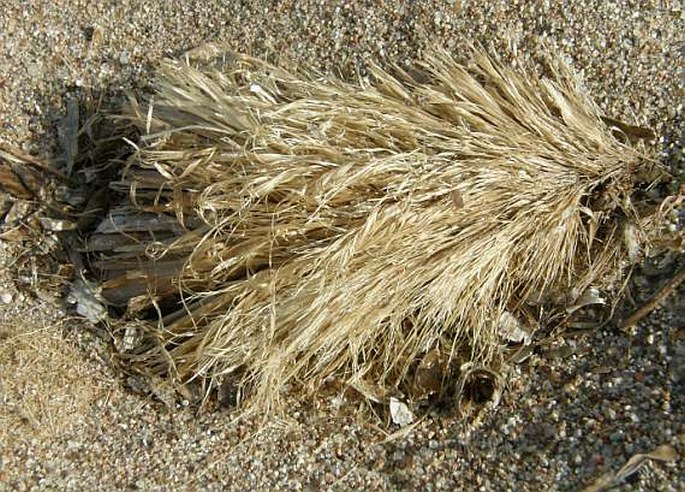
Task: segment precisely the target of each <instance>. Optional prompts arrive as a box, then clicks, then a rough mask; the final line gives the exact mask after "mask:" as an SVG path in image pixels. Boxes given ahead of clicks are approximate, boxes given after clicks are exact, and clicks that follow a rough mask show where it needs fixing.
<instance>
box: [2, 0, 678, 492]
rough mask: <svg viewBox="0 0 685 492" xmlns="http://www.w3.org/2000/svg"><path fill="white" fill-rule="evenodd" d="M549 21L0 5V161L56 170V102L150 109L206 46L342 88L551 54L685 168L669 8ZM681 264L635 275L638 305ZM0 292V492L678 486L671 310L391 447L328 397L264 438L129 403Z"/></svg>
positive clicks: (406, 8)
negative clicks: (412, 69) (422, 64)
mask: <svg viewBox="0 0 685 492" xmlns="http://www.w3.org/2000/svg"><path fill="white" fill-rule="evenodd" d="M224 3H225V5H224ZM565 3H566V2H563V3H562V2H553V1H539V2H472V1H466V0H463V1H459V0H452V1H415V2H411V3H410V2H407V3H401V2H373V1H369V2H365V1H362V0H352V1H350V2H318V1H313V0H301V1H297V2H292V1H283V2H258V1H255V2H212V1H208V2H190V1H177V2H165V3H164V5H162V2H152V1H151V2H145V1H143V2H127V1H123V2H76V1H74V2H67V1H33V2H20V1H0V125H1V128H2V130H0V143H7V144H13V145H17V146H20V147H21V148H23V149H24V150H26V151H28V152H31V153H33V154H36V155H38V156H48V155H53V154H58V153H59V152H60V151H61V150H60V147H59V139H58V136H57V133H56V130H55V129H56V126H57V123H58V121H59V120H60V118H62V116H63V114H64V108H65V101H66V100H67V99H68V98H72V97H74V98H76V99H77V100H79V101H81V102H83V101H86V100H89V99H92V98H93V97H95V96H100V95H101V96H102V98H103V99H102V100H103V106H104V107H109V108H114V107H116V104H118V102H119V101H121V98H122V94H123V93H124V92H125V91H129V90H130V91H136V92H139V91H146V90H149V88H150V86H151V83H152V77H153V74H154V68H155V66H156V64H157V63H158V62H159V60H160V59H161V58H163V57H165V56H179V55H180V54H181V53H183V52H184V51H185V50H187V49H189V48H192V47H195V46H198V45H201V44H203V43H205V42H208V41H220V42H225V43H227V44H228V45H229V46H231V47H232V48H234V49H235V50H237V51H244V52H249V53H251V54H254V55H257V56H260V57H268V58H269V59H271V60H278V59H283V60H290V61H292V62H295V63H303V64H307V65H310V66H314V67H316V68H318V69H320V70H323V71H326V72H334V73H340V74H341V75H342V76H345V77H349V76H353V75H354V74H355V73H357V71H358V70H360V71H363V69H364V66H365V64H366V63H367V62H368V60H374V61H376V62H379V63H380V64H381V65H384V64H389V63H392V62H395V61H400V62H401V61H406V60H412V59H419V58H420V57H421V51H422V49H423V47H425V46H427V45H429V44H436V45H440V46H445V47H447V48H448V49H451V50H453V51H454V52H455V53H458V52H459V50H460V49H462V48H463V47H464V46H465V45H466V44H467V43H469V42H477V43H481V44H483V45H485V46H490V47H491V49H494V50H501V49H503V48H504V47H506V46H509V49H516V50H518V51H519V52H521V53H523V54H524V55H527V54H532V55H535V54H536V53H538V52H539V51H540V50H541V49H543V48H542V47H543V46H544V45H548V46H550V47H551V49H553V50H556V51H558V52H560V53H561V54H562V55H563V56H565V57H567V58H568V60H569V61H570V62H571V63H572V65H573V66H574V67H575V68H576V69H577V70H578V71H579V72H580V73H581V74H582V75H583V76H584V78H585V80H586V84H587V88H588V90H589V92H590V93H591V94H592V95H593V97H594V98H595V99H596V100H597V102H598V104H599V105H600V106H601V107H602V108H603V109H604V110H605V111H606V112H607V113H608V114H609V115H611V116H612V117H615V118H619V119H623V120H626V121H629V122H631V123H634V124H639V125H645V126H650V127H652V128H654V129H655V130H656V131H657V133H658V134H659V135H660V141H659V149H660V154H659V155H660V158H661V159H662V160H663V162H664V163H666V164H667V165H670V166H672V167H674V168H680V169H682V145H683V141H682V135H683V129H684V125H683V119H682V109H683V107H682V101H683V90H682V81H683V71H684V69H683V65H682V59H683V48H684V44H683V40H684V39H683V34H682V33H683V32H685V31H684V30H685V11H684V10H683V9H682V7H681V6H680V3H679V2H675V1H674V2H666V1H663V2H660V1H653V2H642V1H640V2H604V1H596V2H594V1H583V2H573V6H571V7H569V6H566V5H565ZM10 246H11V245H10ZM10 246H7V245H4V244H3V245H2V248H1V250H0V252H1V253H2V258H3V263H4V264H5V265H8V264H10V263H11V262H12V261H14V260H15V259H16V256H15V253H12V252H11V251H9V250H11V249H12V248H11V247H10ZM29 254H32V253H29ZM678 261H681V260H678V259H670V260H669V259H667V260H666V261H663V262H662V263H661V264H658V265H653V266H651V267H650V268H649V269H645V270H644V271H643V272H642V273H641V274H640V276H639V277H638V278H637V281H638V282H637V287H636V288H635V298H636V301H637V302H640V300H641V299H642V298H643V297H644V295H645V294H646V293H647V292H648V291H649V290H653V289H654V288H655V287H656V286H657V285H658V283H659V282H660V281H661V279H663V278H664V277H665V276H668V274H669V273H670V272H672V271H673V269H674V268H675V266H676V264H677V263H678ZM1 280H2V282H1V284H0V301H2V305H1V306H0V369H1V370H0V489H6V490H25V489H33V488H36V489H51V490H52V489H59V490H71V489H73V490H82V489H98V490H99V489H102V490H112V489H122V488H124V489H142V490H155V489H169V488H173V489H187V490H195V489H202V490H204V489H208V490H214V489H216V490H249V489H260V490H262V489H263V490H266V489H269V490H272V489H288V490H290V489H294V490H300V489H312V490H318V489H332V490H349V489H368V490H395V489H407V490H413V489H421V490H439V489H445V490H454V489H460V490H542V489H552V490H578V489H581V488H582V487H583V486H585V485H589V484H591V483H592V482H593V481H595V480H596V479H597V478H599V477H600V476H602V475H603V474H605V473H609V472H611V471H616V470H618V469H619V468H620V467H621V466H622V465H623V464H625V463H626V461H628V459H629V458H631V456H633V455H635V454H637V453H646V452H650V451H652V450H653V449H655V448H657V447H658V446H660V445H665V444H667V445H670V446H672V447H673V448H674V449H675V450H676V454H677V457H676V459H675V460H674V461H671V462H669V463H652V464H648V465H647V466H645V467H644V468H642V469H641V470H640V471H639V472H638V473H637V474H635V475H633V476H632V477H631V480H630V481H629V483H628V484H626V485H624V487H625V490H682V484H683V483H685V472H684V471H683V466H682V463H683V456H684V450H685V424H684V422H685V409H684V405H683V404H684V403H685V387H684V385H685V374H683V369H682V368H683V367H685V332H684V331H683V330H684V327H683V310H684V306H683V304H684V302H683V296H682V290H681V292H680V293H679V294H680V295H678V296H674V297H673V298H672V299H671V300H670V301H669V303H667V305H666V306H665V307H664V309H662V310H660V311H658V312H657V313H655V314H653V315H652V316H651V317H650V318H649V319H647V320H645V322H643V323H642V324H641V325H640V326H639V327H638V328H637V329H635V330H633V331H631V332H629V333H626V332H621V331H619V330H618V329H616V328H615V327H612V326H609V327H607V328H606V329H604V330H602V331H599V332H595V333H591V334H587V335H583V336H579V337H575V338H566V339H563V340H559V341H558V343H557V344H556V345H554V346H550V347H546V348H544V349H542V350H540V351H539V353H536V354H535V355H534V356H533V357H532V358H531V359H530V360H529V361H528V362H527V363H526V364H525V365H524V366H521V367H519V368H517V369H516V371H515V373H514V374H512V377H511V380H510V384H509V387H508V389H507V392H506V394H505V397H504V400H503V402H502V404H501V405H500V407H499V408H498V409H497V411H496V412H493V413H490V414H487V415H485V416H484V417H483V419H482V421H481V422H479V423H478V425H476V426H474V425H471V424H470V423H465V422H463V421H460V420H459V419H458V418H456V417H449V416H434V417H432V418H429V419H426V420H425V421H422V422H421V423H420V424H419V425H418V426H417V428H416V429H415V430H414V431H413V432H411V433H408V434H407V435H400V436H392V439H389V438H388V435H387V433H386V432H385V431H383V430H382V429H379V428H376V427H375V426H374V425H372V424H369V423H368V422H365V421H360V420H358V419H357V418H355V417H354V415H355V412H354V411H350V410H349V409H346V408H345V406H344V405H343V407H342V408H340V407H339V406H338V405H337V403H338V402H337V401H336V400H333V399H330V398H324V397H322V398H321V399H320V400H319V401H315V402H302V401H297V400H293V401H292V402H291V404H290V406H289V411H288V413H287V415H286V416H285V417H284V418H283V419H282V420H279V421H274V422H270V423H269V424H268V425H267V426H266V427H264V428H261V429H260V427H259V426H258V425H257V423H256V422H252V421H246V420H242V421H238V422H235V421H234V420H233V419H232V415H231V414H229V413H212V414H202V415H196V414H195V413H194V412H193V411H192V410H190V409H188V408H185V407H184V406H183V405H182V404H178V405H175V406H173V407H171V408H169V407H166V406H164V405H163V404H162V403H160V402H159V401H155V400H154V399H151V398H148V397H145V396H143V395H137V394H133V393H131V392H129V391H126V390H125V389H124V385H123V384H122V381H121V380H120V379H119V378H118V376H117V375H116V374H115V372H114V371H113V370H112V369H110V366H109V363H108V360H107V350H106V346H105V344H104V342H103V341H101V340H100V339H99V338H98V336H96V335H95V334H94V332H93V330H91V329H90V328H89V327H88V326H87V325H86V324H85V323H84V322H81V321H79V320H76V319H74V318H73V317H72V315H71V314H70V313H69V312H65V311H63V310H62V309H60V308H59V307H56V306H55V304H54V303H53V302H51V301H50V300H49V298H47V297H46V300H41V299H39V298H37V297H35V296H33V295H30V294H29V293H23V292H21V289H20V288H19V287H21V285H19V284H20V283H19V282H17V281H16V279H12V278H10V277H9V276H8V274H7V272H6V271H5V272H3V273H2V278H1Z"/></svg>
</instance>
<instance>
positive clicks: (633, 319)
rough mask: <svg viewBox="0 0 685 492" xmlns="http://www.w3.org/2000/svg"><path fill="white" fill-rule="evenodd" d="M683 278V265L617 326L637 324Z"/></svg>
mask: <svg viewBox="0 0 685 492" xmlns="http://www.w3.org/2000/svg"><path fill="white" fill-rule="evenodd" d="M683 280H685V267H683V268H681V269H680V271H679V272H678V273H676V274H675V275H674V276H673V277H672V278H671V280H669V281H668V282H667V283H666V285H664V286H663V287H662V288H661V289H659V292H657V293H656V294H654V296H653V297H652V298H651V299H650V300H649V301H647V302H646V303H645V304H644V305H643V306H642V307H640V309H638V310H637V311H635V312H634V313H633V314H631V315H630V316H628V317H627V318H626V319H624V320H623V321H621V323H620V325H619V327H620V328H629V327H631V326H635V325H636V324H638V323H639V322H640V321H641V320H642V319H643V318H644V317H645V316H647V315H648V314H649V313H651V312H652V311H654V310H655V309H656V308H658V307H659V305H660V304H661V303H662V302H664V300H666V298H667V297H668V296H670V295H671V294H672V293H673V292H675V290H676V289H677V288H678V286H679V285H680V284H682V283H683Z"/></svg>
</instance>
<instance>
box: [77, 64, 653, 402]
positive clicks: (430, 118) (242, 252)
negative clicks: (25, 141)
mask: <svg viewBox="0 0 685 492" xmlns="http://www.w3.org/2000/svg"><path fill="white" fill-rule="evenodd" d="M469 56H470V59H469V61H468V62H465V63H463V64H462V63H459V62H457V61H455V60H454V59H453V58H452V57H451V56H450V55H449V54H447V53H446V52H443V51H433V52H432V53H431V54H429V55H428V56H427V57H426V61H425V62H424V63H422V64H419V65H417V66H415V67H413V68H411V69H409V68H407V69H404V70H403V69H400V68H396V69H395V70H394V71H393V72H392V74H390V73H388V72H386V71H384V70H381V69H380V68H377V67H375V66H372V67H371V69H370V73H369V76H368V77H366V78H363V79H360V81H359V82H358V83H347V82H343V81H340V80H336V79H332V78H326V77H323V76H320V75H317V74H313V73H308V72H302V71H299V72H297V73H291V72H288V71H286V70H284V69H281V68H278V67H275V66H271V65H269V64H267V63H265V62H261V61H258V60H255V59H252V58H250V57H246V56H232V57H230V59H229V60H227V61H225V63H224V64H223V65H222V66H221V67H220V69H219V68H216V67H215V68H211V69H207V68H204V69H200V68H196V67H193V66H192V64H191V63H189V62H187V61H179V62H169V63H167V64H166V65H165V66H164V67H163V68H162V69H161V73H160V77H159V83H158V91H157V93H156V94H155V95H154V97H153V98H151V99H150V100H149V101H148V102H146V103H139V102H136V101H133V102H132V103H131V104H130V107H129V112H128V113H127V117H128V118H130V119H131V120H132V121H133V122H134V123H135V125H136V126H137V128H138V129H139V132H140V133H141V135H142V136H141V137H140V139H139V141H138V142H137V143H135V151H134V153H133V155H131V156H130V158H129V159H128V161H127V162H126V164H125V166H124V167H123V170H122V171H121V174H120V176H119V178H118V180H117V181H115V182H113V183H111V184H110V187H111V188H113V189H114V190H117V191H121V192H122V193H125V194H126V195H127V198H126V200H124V201H125V203H124V204H121V205H119V206H117V207H115V208H113V209H111V210H110V211H109V213H108V215H107V217H106V218H105V219H104V220H103V221H102V222H101V223H100V225H99V226H98V228H97V231H96V232H95V233H93V234H92V235H91V236H90V237H89V238H88V240H87V244H86V249H87V251H88V252H89V255H90V261H91V265H92V267H93V268H94V269H96V270H98V271H99V272H101V274H102V275H103V277H104V281H103V283H102V295H103V297H104V299H106V300H107V302H108V303H110V304H111V305H114V306H119V307H120V308H122V309H123V308H125V309H126V315H125V319H126V320H127V321H125V322H122V323H121V324H120V331H121V338H122V341H121V344H120V349H121V357H122V358H123V359H124V360H125V361H126V362H127V363H128V364H131V365H132V366H133V367H134V368H136V369H137V370H139V371H141V372H143V373H145V374H148V375H151V376H163V377H168V378H170V379H171V380H172V381H173V382H175V383H177V384H178V385H183V384H185V383H187V382H189V381H195V382H200V383H201V384H202V386H203V388H204V390H205V392H206V394H208V393H209V392H210V391H211V390H212V389H213V388H221V387H222V386H223V387H226V386H227V385H228V387H230V388H232V391H234V393H235V394H234V395H233V397H234V398H238V399H240V398H245V399H247V401H248V402H250V403H252V404H253V405H256V407H255V408H259V409H260V410H262V411H271V410H274V409H276V408H277V407H278V403H279V400H280V396H281V394H282V391H283V389H284V388H286V387H289V388H298V389H299V390H302V391H312V392H313V391H316V390H317V389H318V388H320V387H321V386H322V385H323V384H324V383H327V382H330V381H332V380H335V381H338V382H339V383H342V385H343V386H345V387H352V388H354V389H356V390H357V391H359V392H360V393H361V394H363V395H364V396H366V397H368V398H370V399H372V400H376V401H387V400H388V398H390V397H391V396H398V395H401V396H402V397H403V398H408V399H411V400H412V401H420V400H426V399H430V398H439V397H440V396H444V395H451V397H455V398H457V399H459V398H461V393H463V392H464V391H466V386H467V384H468V381H466V379H467V378H468V377H473V378H475V380H480V379H484V378H487V377H489V376H490V375H494V374H497V373H498V372H499V371H501V369H502V367H503V365H504V364H506V363H507V357H508V355H509V354H511V352H512V347H514V348H515V347H517V346H520V345H521V344H526V343H529V342H530V339H531V338H532V337H533V335H534V333H535V331H536V330H537V329H538V328H539V327H540V326H542V325H545V323H549V322H551V320H556V321H557V322H558V320H559V319H560V316H561V317H562V318H563V317H564V316H565V315H566V314H567V312H568V311H567V309H566V308H568V307H569V306H571V305H574V304H578V303H579V302H583V301H582V300H581V301H579V298H581V297H582V296H583V294H584V293H585V295H586V296H587V292H589V291H590V289H600V290H604V291H607V292H614V291H616V290H617V289H619V288H620V286H621V282H622V274H623V272H624V270H625V268H626V266H629V265H630V264H631V262H634V261H635V260H636V258H637V257H638V256H639V254H641V251H642V249H641V248H642V247H643V246H644V242H645V238H647V237H648V236H649V231H650V230H652V229H654V228H655V227H657V223H658V220H657V218H658V214H657V213H655V212H653V211H651V209H649V210H648V209H647V208H644V209H643V208H641V207H640V206H639V205H638V204H637V202H636V201H635V196H636V193H639V190H641V189H644V187H645V186H647V185H649V184H650V179H652V178H651V177H650V176H654V175H655V170H657V171H658V169H657V166H656V165H655V164H654V163H653V162H652V161H651V160H650V159H649V158H648V157H647V156H646V155H645V153H644V150H642V147H640V146H638V147H635V146H633V145H631V144H630V143H629V141H630V140H631V127H628V126H625V125H621V124H618V123H616V122H613V120H610V119H607V118H603V116H602V115H601V114H600V112H599V110H598V108H597V107H596V106H595V105H594V104H593V103H592V102H591V101H590V100H589V99H588V97H587V96H586V95H585V94H584V92H583V90H582V88H581V87H580V85H579V83H578V81H577V80H576V79H575V77H574V76H573V75H572V74H571V73H570V72H569V71H568V70H567V69H566V68H565V67H564V65H563V64H562V63H560V62H558V61H553V60H552V61H551V62H550V63H549V64H548V66H547V69H546V70H547V74H546V75H545V76H538V75H536V73H535V71H534V70H533V69H532V68H531V67H529V66H528V65H525V64H519V68H518V69H516V70H514V69H512V68H507V67H505V66H504V65H503V64H502V63H501V62H499V61H497V60H495V59H493V58H491V57H489V56H487V55H485V54H483V53H480V52H478V51H474V52H472V53H470V54H469ZM521 66H523V68H521ZM656 174H658V172H657V173H656ZM516 344H519V345H516ZM479 378H480V379H479ZM491 390H492V388H491ZM486 393H488V394H486V395H484V397H485V398H487V397H491V396H492V395H491V393H492V391H489V392H486ZM481 396H483V395H481Z"/></svg>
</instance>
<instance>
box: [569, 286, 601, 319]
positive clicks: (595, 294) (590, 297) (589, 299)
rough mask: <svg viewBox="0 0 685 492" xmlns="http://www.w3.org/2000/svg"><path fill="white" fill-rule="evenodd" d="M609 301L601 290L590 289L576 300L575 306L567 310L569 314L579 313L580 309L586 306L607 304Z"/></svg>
mask: <svg viewBox="0 0 685 492" xmlns="http://www.w3.org/2000/svg"><path fill="white" fill-rule="evenodd" d="M606 303H607V301H606V299H605V298H604V297H602V295H601V294H600V292H599V289H597V288H595V287H590V288H589V289H587V290H586V291H585V292H583V294H582V295H581V296H580V297H579V298H578V299H576V302H575V304H573V305H572V306H569V307H567V308H566V312H567V313H568V314H571V313H574V312H576V311H578V310H579V309H580V308H582V307H585V306H591V305H593V304H606Z"/></svg>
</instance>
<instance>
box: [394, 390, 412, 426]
mask: <svg viewBox="0 0 685 492" xmlns="http://www.w3.org/2000/svg"><path fill="white" fill-rule="evenodd" d="M390 417H391V418H392V421H393V423H394V424H397V425H399V426H400V427H405V426H407V425H409V424H411V423H412V422H413V421H414V414H413V413H412V412H411V410H409V407H408V406H407V405H406V404H405V403H402V402H401V401H400V400H398V399H397V398H394V397H391V398H390Z"/></svg>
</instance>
